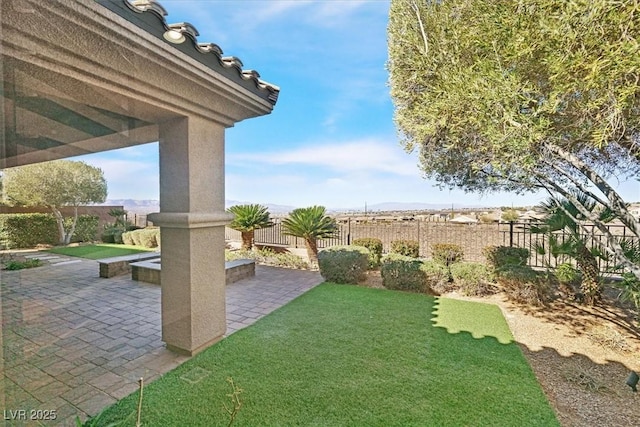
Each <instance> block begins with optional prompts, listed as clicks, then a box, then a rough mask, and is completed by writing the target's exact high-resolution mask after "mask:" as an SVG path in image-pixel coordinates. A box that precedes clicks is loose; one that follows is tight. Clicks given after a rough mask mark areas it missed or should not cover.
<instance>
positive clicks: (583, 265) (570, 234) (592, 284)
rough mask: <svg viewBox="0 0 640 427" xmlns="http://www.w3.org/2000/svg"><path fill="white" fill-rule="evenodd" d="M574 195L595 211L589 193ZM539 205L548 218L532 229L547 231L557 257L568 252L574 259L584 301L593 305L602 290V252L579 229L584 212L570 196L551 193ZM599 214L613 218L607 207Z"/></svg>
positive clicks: (606, 218) (542, 248)
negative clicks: (556, 196) (559, 197)
mask: <svg viewBox="0 0 640 427" xmlns="http://www.w3.org/2000/svg"><path fill="white" fill-rule="evenodd" d="M574 197H575V198H576V199H577V200H578V202H579V203H580V204H581V205H582V206H584V207H585V208H586V209H587V210H588V211H589V212H590V213H593V212H594V211H595V208H596V204H595V202H593V201H592V200H591V199H590V198H589V197H588V196H587V195H585V194H584V193H580V192H576V193H575V194H574ZM540 207H541V208H542V210H543V211H544V212H545V218H544V220H543V223H542V225H539V226H537V227H531V231H532V232H533V233H544V234H546V235H547V236H548V240H547V241H548V247H549V252H550V253H551V255H552V256H553V257H554V258H558V257H559V256H566V257H569V258H573V259H575V261H576V264H577V267H578V270H580V272H581V273H582V283H581V285H580V287H581V291H582V294H583V296H584V302H585V303H586V304H588V305H594V304H595V303H596V302H597V301H598V299H599V297H600V291H601V283H600V282H601V278H600V269H599V268H598V260H597V258H598V257H599V256H601V255H602V254H601V252H600V251H599V250H598V249H597V248H595V247H589V246H590V245H588V239H589V236H587V235H584V234H581V233H580V224H579V222H582V221H585V220H586V218H585V216H584V215H583V214H582V213H580V211H579V210H578V208H576V206H575V205H574V204H573V203H572V202H571V201H569V200H567V199H562V200H557V199H555V198H553V197H551V198H549V199H547V200H546V201H545V202H542V203H541V204H540ZM598 216H599V220H600V221H603V222H609V221H611V220H612V219H613V218H614V216H613V214H612V212H611V211H610V210H608V209H604V210H602V211H601V212H600V213H599V214H598ZM557 231H563V232H564V233H563V235H564V237H563V238H562V239H558V234H554V233H555V232H557ZM536 249H537V251H538V253H540V254H542V255H544V253H545V252H546V250H545V248H544V247H543V246H541V245H536Z"/></svg>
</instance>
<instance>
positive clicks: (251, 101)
mask: <svg viewBox="0 0 640 427" xmlns="http://www.w3.org/2000/svg"><path fill="white" fill-rule="evenodd" d="M165 15H166V12H165V11H164V9H163V8H162V6H160V5H159V4H158V3H156V2H154V1H148V0H145V1H139V0H138V1H133V2H129V1H128V0H95V1H74V0H57V1H55V2H49V1H47V2H42V1H35V0H3V1H2V2H0V55H1V62H0V79H1V80H0V95H1V98H0V123H1V125H2V126H1V129H0V130H1V132H0V168H5V167H13V166H19V165H24V164H29V163H36V162H41V161H47V160H54V159H60V158H64V157H70V156H76V155H81V154H87V153H94V152H99V151H105V150H111V149H116V148H122V147H127V146H131V145H136V144H143V143H148V142H153V141H157V140H158V137H159V133H158V123H162V122H167V121H169V120H171V119H173V118H177V117H194V116H196V117H201V118H204V119H205V120H210V121H215V122H217V123H219V124H221V125H222V126H224V127H230V126H233V124H234V123H236V122H238V121H240V120H244V119H246V118H250V117H256V116H261V115H264V114H268V113H269V112H271V110H272V109H273V106H274V105H275V102H276V100H277V96H278V93H279V89H278V88H277V87H276V86H273V85H271V84H269V83H266V82H264V81H262V80H260V78H259V75H258V74H257V73H256V72H255V71H251V70H242V63H241V62H240V60H238V59H237V58H233V57H229V58H227V57H223V56H222V51H221V49H220V48H219V47H218V46H216V45H214V44H210V43H208V44H207V43H204V44H202V43H198V41H197V39H196V36H197V30H195V28H193V27H192V26H191V25H189V24H175V25H172V24H168V23H167V21H166V20H165ZM168 30H171V31H172V34H179V35H183V36H184V42H183V43H181V44H174V43H171V42H170V41H167V40H166V39H165V38H164V37H163V35H164V34H165V32H167V31H168Z"/></svg>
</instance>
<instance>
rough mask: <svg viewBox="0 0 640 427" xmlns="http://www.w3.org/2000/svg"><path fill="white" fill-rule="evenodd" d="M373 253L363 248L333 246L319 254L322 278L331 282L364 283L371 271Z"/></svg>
mask: <svg viewBox="0 0 640 427" xmlns="http://www.w3.org/2000/svg"><path fill="white" fill-rule="evenodd" d="M370 255H371V252H369V250H368V249H367V248H365V247H363V246H332V247H330V248H327V249H323V250H321V251H320V252H319V253H318V266H319V267H320V274H322V277H323V278H324V279H325V280H327V281H330V282H336V283H353V284H357V283H360V282H363V281H364V280H365V279H366V278H367V276H366V274H367V273H366V272H367V270H368V269H369V257H370Z"/></svg>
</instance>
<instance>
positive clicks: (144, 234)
mask: <svg viewBox="0 0 640 427" xmlns="http://www.w3.org/2000/svg"><path fill="white" fill-rule="evenodd" d="M132 233H139V234H140V246H143V247H145V248H155V247H157V246H158V238H157V236H158V235H160V229H159V228H144V229H142V230H134V231H132Z"/></svg>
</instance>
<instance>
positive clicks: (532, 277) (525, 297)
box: [497, 264, 549, 305]
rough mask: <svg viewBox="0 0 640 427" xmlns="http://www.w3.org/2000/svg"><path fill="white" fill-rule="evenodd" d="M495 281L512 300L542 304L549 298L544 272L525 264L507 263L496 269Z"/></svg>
mask: <svg viewBox="0 0 640 427" xmlns="http://www.w3.org/2000/svg"><path fill="white" fill-rule="evenodd" d="M497 281H498V284H499V285H500V286H502V288H503V290H504V292H505V294H506V295H507V298H509V299H511V300H512V301H515V302H519V303H524V304H530V305H543V304H544V303H545V302H547V301H548V300H549V284H548V281H547V279H546V277H545V274H544V273H539V272H537V271H535V270H534V269H533V268H531V267H529V266H525V265H515V264H511V265H507V266H505V267H503V268H502V269H500V270H498V271H497Z"/></svg>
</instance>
